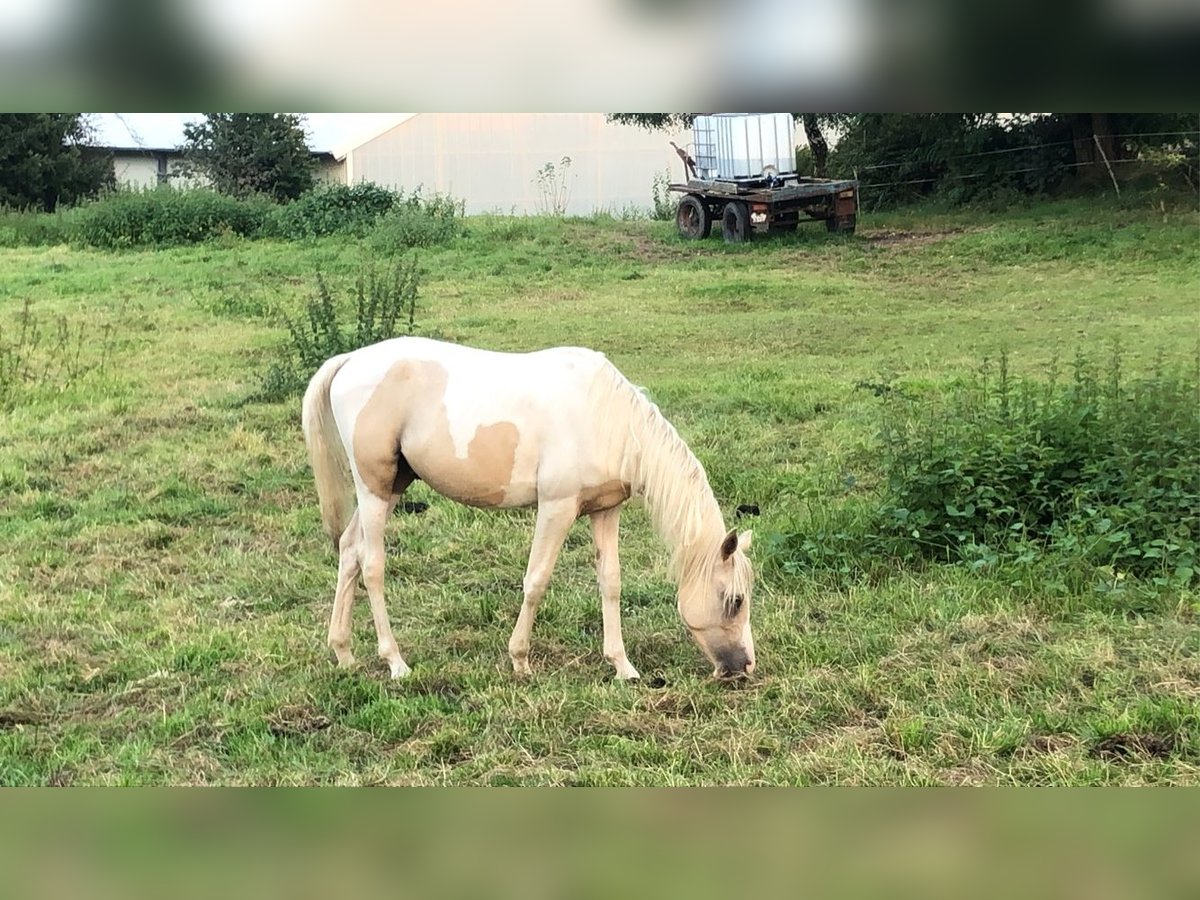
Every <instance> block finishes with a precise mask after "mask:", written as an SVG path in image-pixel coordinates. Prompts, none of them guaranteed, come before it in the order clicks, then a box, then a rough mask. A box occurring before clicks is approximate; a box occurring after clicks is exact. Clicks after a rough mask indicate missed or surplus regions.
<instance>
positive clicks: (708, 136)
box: [692, 113, 796, 180]
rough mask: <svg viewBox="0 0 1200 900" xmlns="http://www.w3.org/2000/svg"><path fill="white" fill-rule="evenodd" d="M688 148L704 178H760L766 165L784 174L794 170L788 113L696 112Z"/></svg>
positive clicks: (791, 122)
mask: <svg viewBox="0 0 1200 900" xmlns="http://www.w3.org/2000/svg"><path fill="white" fill-rule="evenodd" d="M692 150H693V152H692V156H694V157H695V159H696V168H697V175H698V176H699V177H700V178H702V179H704V180H711V179H722V180H735V179H739V178H762V177H763V173H764V170H767V167H768V166H771V167H773V168H774V170H775V173H776V174H777V175H784V174H786V173H789V172H795V171H796V123H795V121H794V120H793V119H792V114H791V113H713V114H711V115H701V116H696V118H695V120H694V121H693V122H692ZM767 171H769V170H767Z"/></svg>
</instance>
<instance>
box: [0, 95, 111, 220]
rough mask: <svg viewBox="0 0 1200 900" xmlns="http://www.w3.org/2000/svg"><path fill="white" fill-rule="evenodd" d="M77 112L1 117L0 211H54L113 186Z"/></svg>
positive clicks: (106, 161) (106, 159) (107, 159)
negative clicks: (3, 207) (88, 142)
mask: <svg viewBox="0 0 1200 900" xmlns="http://www.w3.org/2000/svg"><path fill="white" fill-rule="evenodd" d="M91 134H92V133H91V128H90V126H89V123H88V120H87V118H86V116H84V115H82V114H81V113H0V206H13V207H17V208H22V209H24V208H28V207H39V208H41V209H43V210H45V211H46V212H54V210H55V208H56V207H57V206H58V204H59V203H74V202H75V201H77V200H80V199H82V198H84V197H88V196H91V195H93V194H96V193H98V192H99V191H100V190H101V189H102V188H104V187H110V186H112V185H113V183H114V178H113V167H112V157H111V156H110V155H108V154H105V153H102V152H100V151H98V150H96V149H94V148H92V147H88V146H87V141H88V140H89V139H90V138H91Z"/></svg>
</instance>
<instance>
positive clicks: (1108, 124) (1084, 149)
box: [1068, 113, 1119, 167]
mask: <svg viewBox="0 0 1200 900" xmlns="http://www.w3.org/2000/svg"><path fill="white" fill-rule="evenodd" d="M1068 118H1069V120H1070V122H1071V140H1072V141H1074V142H1075V162H1077V163H1080V165H1081V167H1083V166H1088V165H1098V166H1103V165H1104V160H1103V159H1101V157H1100V151H1099V150H1097V149H1096V142H1097V141H1099V142H1100V146H1101V147H1103V148H1104V155H1105V156H1107V157H1108V158H1109V160H1110V161H1111V160H1114V159H1117V158H1118V156H1119V153H1118V149H1117V142H1116V139H1115V138H1114V137H1113V133H1112V120H1111V118H1110V115H1109V113H1069V114H1068Z"/></svg>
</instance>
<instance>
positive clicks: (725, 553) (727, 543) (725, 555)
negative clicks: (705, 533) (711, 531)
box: [721, 528, 738, 562]
mask: <svg viewBox="0 0 1200 900" xmlns="http://www.w3.org/2000/svg"><path fill="white" fill-rule="evenodd" d="M737 548H738V533H737V529H736V528H735V529H734V530H733V531H731V532H729V534H727V535H725V540H723V541H721V562H725V560H727V559H729V557H731V556H733V551H735V550H736V549H737Z"/></svg>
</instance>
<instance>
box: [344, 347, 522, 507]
mask: <svg viewBox="0 0 1200 900" xmlns="http://www.w3.org/2000/svg"><path fill="white" fill-rule="evenodd" d="M448 382H449V375H448V374H447V372H446V370H445V368H443V367H442V366H441V365H440V364H438V363H435V362H428V361H423V360H402V361H400V362H398V363H396V364H395V365H393V366H392V367H391V368H390V369H388V371H387V374H386V375H384V377H383V379H382V380H381V381H380V382H379V384H378V385H377V386H376V388H375V391H374V393H372V394H371V397H370V399H368V400H367V402H366V405H365V406H363V408H362V411H361V412H360V413H359V414H358V420H357V421H356V422H355V425H354V441H353V446H354V460H355V462H356V464H357V465H358V471H359V474H360V475H361V476H362V479H363V483H364V484H366V486H367V487H368V488H369V489H370V490H371V492H372V493H373V494H375V495H376V496H379V497H388V496H395V495H398V494H400V493H403V491H404V490H405V489H406V488H407V487H408V486H409V484H411V483H412V482H413V481H414V480H415V479H417V478H419V479H421V480H422V481H424V482H426V483H427V484H429V486H430V487H432V488H433V489H434V490H436V491H437V492H438V493H440V494H444V495H445V496H447V497H450V498H452V499H454V500H458V501H459V502H460V503H467V504H470V505H471V506H499V505H500V504H501V503H503V502H504V494H505V490H506V489H507V488H508V485H509V482H510V481H511V480H512V472H513V467H514V465H515V463H516V457H517V444H518V442H519V440H520V433H519V432H518V430H517V426H516V425H514V424H513V423H512V422H496V423H493V424H491V425H480V426H479V427H478V428H476V429H475V434H474V436H473V437H472V438H471V442H470V443H469V444H468V445H467V455H466V457H465V458H463V457H459V456H458V455H457V451H456V448H455V446H454V438H453V436H452V435H451V434H450V423H449V421H448V419H447V416H446V407H445V403H440V404H437V405H436V406H435V409H436V412H435V414H434V418H433V419H432V420H431V419H428V418H420V417H418V416H414V415H412V411H411V410H410V409H409V408H408V405H407V403H406V399H407V398H410V397H422V398H426V397H431V396H432V397H442V396H444V394H445V392H446V385H447V383H448ZM406 433H407V434H409V435H410V436H412V437H413V440H412V441H411V446H402V443H403V441H402V440H401V437H402V435H404V434H406Z"/></svg>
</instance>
